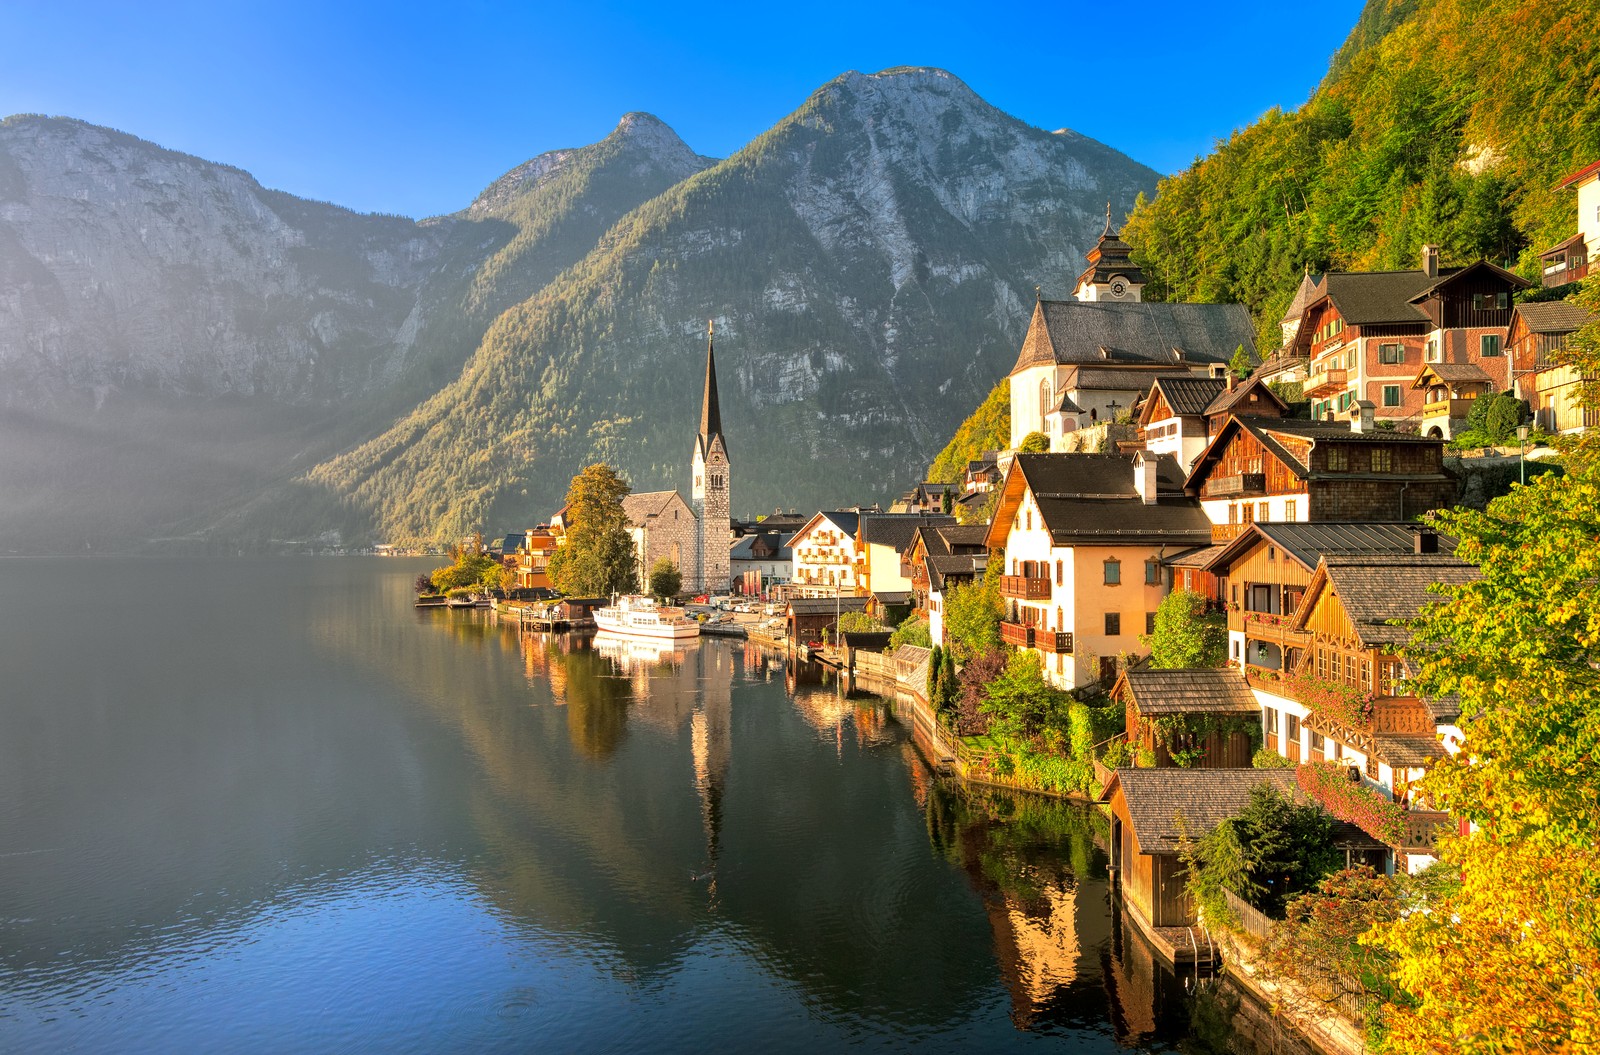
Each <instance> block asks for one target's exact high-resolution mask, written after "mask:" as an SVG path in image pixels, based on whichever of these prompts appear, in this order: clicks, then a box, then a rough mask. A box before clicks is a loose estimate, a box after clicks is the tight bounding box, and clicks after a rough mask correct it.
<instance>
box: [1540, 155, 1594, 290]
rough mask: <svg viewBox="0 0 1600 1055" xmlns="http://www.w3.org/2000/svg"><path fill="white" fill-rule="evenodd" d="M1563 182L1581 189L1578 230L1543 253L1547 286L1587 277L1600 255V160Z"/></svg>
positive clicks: (1564, 184) (1571, 188) (1563, 184)
mask: <svg viewBox="0 0 1600 1055" xmlns="http://www.w3.org/2000/svg"><path fill="white" fill-rule="evenodd" d="M1560 186H1561V189H1562V190H1575V191H1577V192H1578V233H1577V234H1574V235H1572V236H1571V237H1570V238H1565V239H1563V240H1562V241H1560V242H1558V243H1557V244H1555V245H1553V246H1551V247H1550V248H1549V249H1546V250H1545V251H1544V252H1542V253H1540V254H1539V260H1540V263H1541V264H1542V265H1543V271H1544V285H1545V286H1546V287H1549V286H1564V285H1566V284H1567V283H1568V282H1577V281H1579V280H1581V279H1584V278H1587V277H1588V275H1589V269H1590V268H1591V267H1593V266H1594V261H1595V260H1596V259H1600V161H1594V162H1591V163H1590V164H1588V165H1585V166H1584V167H1583V168H1580V169H1578V170H1577V171H1576V172H1574V173H1572V174H1571V175H1569V176H1567V177H1566V178H1565V179H1563V180H1562V181H1561V184H1560Z"/></svg>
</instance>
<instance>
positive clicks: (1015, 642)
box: [1000, 623, 1033, 648]
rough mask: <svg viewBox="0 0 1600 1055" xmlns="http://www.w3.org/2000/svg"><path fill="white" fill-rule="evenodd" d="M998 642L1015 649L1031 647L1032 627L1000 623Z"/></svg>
mask: <svg viewBox="0 0 1600 1055" xmlns="http://www.w3.org/2000/svg"><path fill="white" fill-rule="evenodd" d="M1000 640H1001V641H1004V642H1005V643H1006V644H1008V645H1011V646H1013V647H1015V648H1032V647H1033V627H1031V626H1023V625H1022V624H1021V623H1001V624H1000Z"/></svg>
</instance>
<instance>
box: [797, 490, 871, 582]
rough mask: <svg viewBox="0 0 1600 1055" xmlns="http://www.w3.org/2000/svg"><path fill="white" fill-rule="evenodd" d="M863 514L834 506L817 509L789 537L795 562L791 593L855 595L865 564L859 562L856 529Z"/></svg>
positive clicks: (858, 527)
mask: <svg viewBox="0 0 1600 1055" xmlns="http://www.w3.org/2000/svg"><path fill="white" fill-rule="evenodd" d="M860 526H861V514H860V513H859V512H857V511H856V510H853V509H850V510H845V509H834V510H827V511H824V512H821V513H815V514H813V515H812V516H811V518H810V519H809V520H807V521H806V523H805V526H803V527H802V528H800V530H799V531H796V532H795V533H794V535H793V536H792V537H791V538H790V539H789V548H790V550H791V551H792V552H793V553H794V562H793V568H792V571H791V574H790V575H789V595H790V596H791V597H832V596H834V595H835V594H836V593H842V594H843V595H844V596H846V597H854V596H855V594H856V588H857V586H859V585H861V583H862V577H861V572H862V571H863V570H864V565H865V561H863V562H862V565H863V567H862V568H858V567H857V565H856V532H857V531H858V530H859V529H860Z"/></svg>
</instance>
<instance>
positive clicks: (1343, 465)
mask: <svg viewBox="0 0 1600 1055" xmlns="http://www.w3.org/2000/svg"><path fill="white" fill-rule="evenodd" d="M1349 468H1350V452H1349V451H1348V450H1346V449H1345V448H1343V447H1329V448H1328V471H1329V472H1330V473H1342V472H1345V471H1346V470H1348V469H1349Z"/></svg>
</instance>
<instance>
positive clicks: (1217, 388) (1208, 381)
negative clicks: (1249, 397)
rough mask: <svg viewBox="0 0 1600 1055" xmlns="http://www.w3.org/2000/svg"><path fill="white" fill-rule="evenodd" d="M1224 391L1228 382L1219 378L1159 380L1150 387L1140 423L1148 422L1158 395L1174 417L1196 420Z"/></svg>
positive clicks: (1163, 378)
mask: <svg viewBox="0 0 1600 1055" xmlns="http://www.w3.org/2000/svg"><path fill="white" fill-rule="evenodd" d="M1227 391H1228V382H1227V381H1226V380H1225V379H1223V378H1220V377H1158V378H1156V379H1155V380H1154V381H1152V382H1151V384H1150V394H1149V396H1147V397H1146V398H1145V402H1144V410H1143V412H1142V413H1141V414H1140V416H1139V423H1140V424H1141V425H1148V424H1149V423H1150V415H1151V412H1152V410H1153V409H1154V408H1155V406H1156V404H1157V402H1158V401H1157V400H1156V398H1155V397H1156V395H1157V394H1158V393H1159V394H1160V396H1161V401H1164V402H1165V404H1166V406H1167V408H1168V409H1169V410H1170V411H1171V412H1172V415H1173V416H1174V417H1199V416H1201V415H1203V414H1205V413H1206V410H1207V408H1208V407H1210V406H1211V404H1212V403H1214V402H1215V401H1216V400H1217V399H1218V398H1219V397H1221V396H1222V395H1224V394H1225V393H1227Z"/></svg>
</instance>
